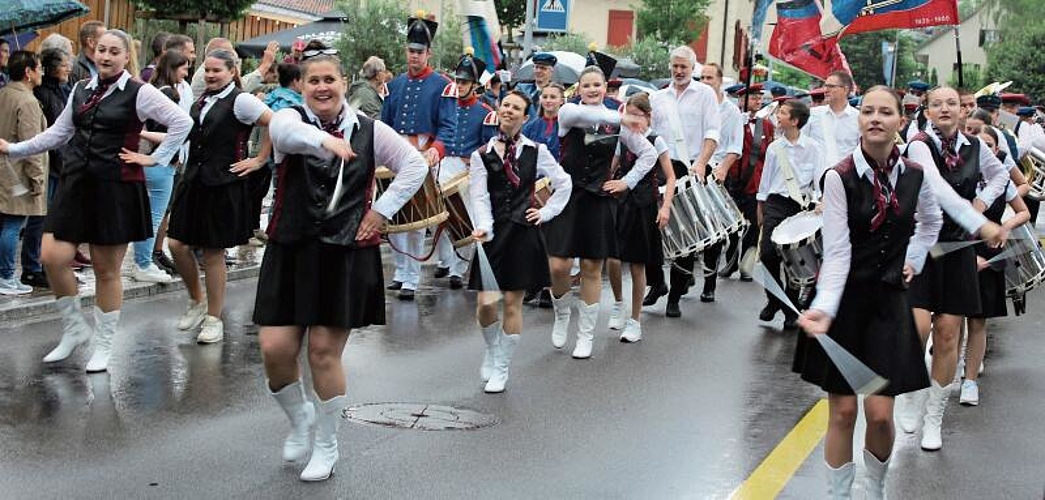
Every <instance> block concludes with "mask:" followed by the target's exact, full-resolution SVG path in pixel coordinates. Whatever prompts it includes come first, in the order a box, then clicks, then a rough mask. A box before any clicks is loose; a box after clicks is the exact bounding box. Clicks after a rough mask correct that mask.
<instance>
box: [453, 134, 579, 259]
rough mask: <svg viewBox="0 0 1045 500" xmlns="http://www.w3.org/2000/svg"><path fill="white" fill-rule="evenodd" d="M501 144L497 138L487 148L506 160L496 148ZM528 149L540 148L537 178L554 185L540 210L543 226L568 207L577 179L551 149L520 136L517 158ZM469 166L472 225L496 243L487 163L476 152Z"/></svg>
mask: <svg viewBox="0 0 1045 500" xmlns="http://www.w3.org/2000/svg"><path fill="white" fill-rule="evenodd" d="M497 142H498V138H496V137H494V138H492V139H490V142H488V143H486V148H487V150H489V151H493V152H495V153H496V154H497V155H498V156H499V157H501V158H502V159H503V158H504V154H503V153H501V152H497V148H495V147H494V145H495V144H497ZM526 146H533V147H536V148H537V175H536V176H535V177H534V178H535V179H540V178H541V177H547V178H548V180H549V181H550V182H551V188H552V195H551V197H549V198H548V202H547V203H545V204H544V206H543V207H541V208H540V210H538V211H539V212H540V213H541V221H540V222H541V224H543V223H545V222H548V221H550V220H552V219H554V218H555V217H556V216H557V215H559V214H561V213H562V211H563V209H565V208H566V203H567V202H569V201H570V192H571V191H572V190H573V180H571V179H570V174H567V173H566V171H565V170H563V169H562V167H561V166H560V165H559V163H558V162H557V161H555V158H554V157H553V156H552V154H551V153H550V152H549V151H548V148H547V146H545V145H544V144H537V143H535V142H533V141H532V140H531V139H529V138H527V137H525V136H519V141H518V142H517V143H516V145H515V158H516V159H517V160H518V159H519V158H520V157H522V153H523V149H524V148H525V147H526ZM480 149H482V148H480ZM468 165H469V166H468V171H469V172H470V173H471V175H470V176H469V178H468V184H469V186H468V197H469V198H470V200H469V201H470V202H471V205H472V212H471V213H472V214H473V217H474V220H473V221H472V223H473V224H474V225H475V228H476V229H479V230H482V231H486V235H487V237H488V238H489V239H491V240H492V239H493V223H494V220H493V207H492V206H491V204H490V190H489V187H488V186H487V178H488V175H487V172H486V165H485V164H484V163H483V159H482V155H480V154H479V150H476V151H474V152H472V158H471V160H470V161H469V163H468Z"/></svg>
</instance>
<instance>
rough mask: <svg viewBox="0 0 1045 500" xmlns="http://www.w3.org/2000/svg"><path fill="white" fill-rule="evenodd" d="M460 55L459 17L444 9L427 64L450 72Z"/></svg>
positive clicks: (461, 39)
mask: <svg viewBox="0 0 1045 500" xmlns="http://www.w3.org/2000/svg"><path fill="white" fill-rule="evenodd" d="M402 43H405V42H402ZM402 43H401V44H400V45H402ZM462 54H464V37H463V36H462V35H461V16H458V15H456V14H455V13H454V12H453V10H451V9H449V8H445V9H443V18H442V19H440V20H439V30H438V31H436V33H435V40H434V41H433V42H432V57H431V58H430V59H429V60H428V64H429V65H430V66H431V67H432V68H434V69H437V70H445V71H450V70H453V69H454V68H456V67H457V63H458V62H459V61H460V60H461V55H462Z"/></svg>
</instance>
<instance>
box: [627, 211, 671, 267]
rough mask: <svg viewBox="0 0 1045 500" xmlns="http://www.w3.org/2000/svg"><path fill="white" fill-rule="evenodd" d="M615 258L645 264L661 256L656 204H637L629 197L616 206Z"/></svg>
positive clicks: (630, 262)
mask: <svg viewBox="0 0 1045 500" xmlns="http://www.w3.org/2000/svg"><path fill="white" fill-rule="evenodd" d="M617 250H618V251H619V254H618V255H617V258H618V259H619V260H620V261H621V262H627V263H629V264H647V265H648V263H650V262H652V261H653V260H654V258H655V257H654V256H655V255H656V256H661V259H663V257H662V248H661V241H660V229H659V228H657V205H655V204H651V205H648V206H639V205H637V204H636V203H635V202H634V201H632V200H631V199H630V197H628V198H625V199H624V200H622V201H621V202H620V205H619V206H618V207H617Z"/></svg>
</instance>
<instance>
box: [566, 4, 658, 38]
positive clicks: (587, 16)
mask: <svg viewBox="0 0 1045 500" xmlns="http://www.w3.org/2000/svg"><path fill="white" fill-rule="evenodd" d="M573 2H574V3H573V5H572V6H570V9H571V12H570V30H571V31H573V32H576V33H583V34H584V35H585V36H587V37H588V39H590V40H592V41H594V42H595V43H597V44H598V45H599V47H600V48H601V47H604V46H605V45H606V40H607V34H608V31H607V30H608V29H609V23H610V11H611V10H627V11H634V10H635V9H632V8H631V4H632V3H639V2H641V0H638V1H636V0H573ZM637 23H638V19H635V20H634V22H633V23H632V30H631V37H632V39H634V38H635V28H634V26H635V24H637Z"/></svg>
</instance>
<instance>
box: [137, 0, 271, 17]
mask: <svg viewBox="0 0 1045 500" xmlns="http://www.w3.org/2000/svg"><path fill="white" fill-rule="evenodd" d="M133 3H134V6H135V7H137V8H139V9H143V10H150V11H154V12H156V14H157V15H158V17H165V16H166V17H175V16H197V17H206V16H208V15H209V16H214V17H216V18H218V19H239V18H241V17H243V16H244V15H245V14H246V13H247V10H248V9H250V6H251V5H253V4H254V0H222V1H220V2H214V1H209V0H133Z"/></svg>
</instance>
